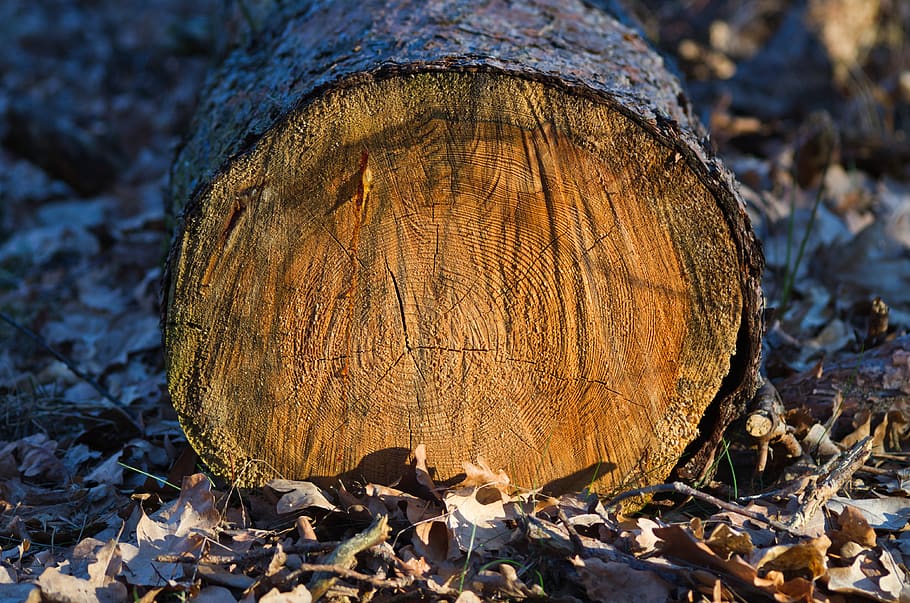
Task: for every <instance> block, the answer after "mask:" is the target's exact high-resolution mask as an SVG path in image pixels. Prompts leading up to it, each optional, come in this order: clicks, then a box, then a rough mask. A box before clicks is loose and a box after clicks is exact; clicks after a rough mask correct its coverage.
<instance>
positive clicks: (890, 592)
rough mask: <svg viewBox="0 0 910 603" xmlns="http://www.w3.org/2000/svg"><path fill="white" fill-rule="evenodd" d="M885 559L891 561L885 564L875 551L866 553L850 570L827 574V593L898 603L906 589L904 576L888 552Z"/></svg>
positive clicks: (859, 556)
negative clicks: (903, 589)
mask: <svg viewBox="0 0 910 603" xmlns="http://www.w3.org/2000/svg"><path fill="white" fill-rule="evenodd" d="M884 556H887V559H888V561H886V562H885V563H882V561H880V560H879V559H877V558H876V555H875V552H874V551H866V552H865V553H864V554H862V555H858V556H857V557H856V558H855V559H854V560H853V563H851V564H850V565H849V566H847V567H832V568H831V569H829V570H828V589H829V590H832V591H834V592H838V593H847V594H854V595H861V596H864V597H869V598H870V599H875V600H877V601H887V602H889V603H890V602H894V603H896V602H897V601H899V600H900V594H901V588H902V586H903V580H902V573H901V570H900V569H899V568H898V567H897V564H895V563H894V560H893V559H892V558H891V556H890V554H889V553H888V552H887V551H884V553H883V559H884ZM886 564H887V567H886Z"/></svg>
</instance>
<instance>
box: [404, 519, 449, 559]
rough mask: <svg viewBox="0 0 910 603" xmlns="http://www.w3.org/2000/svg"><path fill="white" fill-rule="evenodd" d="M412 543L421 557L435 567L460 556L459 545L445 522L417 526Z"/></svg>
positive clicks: (428, 522) (425, 523) (426, 522)
mask: <svg viewBox="0 0 910 603" xmlns="http://www.w3.org/2000/svg"><path fill="white" fill-rule="evenodd" d="M411 542H412V544H413V545H414V550H415V551H416V552H417V553H418V554H419V555H421V556H422V557H423V558H425V559H426V560H427V561H429V562H430V563H433V564H435V565H439V564H440V563H442V562H443V561H446V560H447V559H454V558H456V557H457V556H458V555H459V551H458V544H457V543H456V542H455V538H454V535H453V534H452V531H451V530H449V528H448V526H447V525H446V522H445V521H424V522H422V523H419V524H417V525H416V526H415V527H414V536H413V537H412V539H411Z"/></svg>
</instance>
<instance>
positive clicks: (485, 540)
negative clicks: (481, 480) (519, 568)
mask: <svg viewBox="0 0 910 603" xmlns="http://www.w3.org/2000/svg"><path fill="white" fill-rule="evenodd" d="M444 500H445V505H446V509H447V510H448V515H447V516H446V525H447V526H448V528H449V529H450V530H451V531H452V534H453V535H454V537H455V542H457V543H458V547H459V548H460V549H461V550H463V551H469V550H478V549H482V550H499V549H500V548H502V546H504V545H505V544H506V543H507V542H509V540H510V539H511V538H512V535H513V532H514V531H515V530H514V529H513V528H510V527H509V526H508V525H507V522H508V521H515V520H517V519H518V517H519V510H518V509H517V508H516V503H513V502H503V500H502V498H501V497H500V493H499V491H497V490H493V491H492V492H491V491H490V489H489V488H459V489H458V490H454V491H449V492H446V494H445V498H444Z"/></svg>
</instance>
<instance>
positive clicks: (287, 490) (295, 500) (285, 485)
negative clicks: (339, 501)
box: [266, 479, 337, 515]
mask: <svg viewBox="0 0 910 603" xmlns="http://www.w3.org/2000/svg"><path fill="white" fill-rule="evenodd" d="M266 486H268V487H269V488H271V489H272V490H274V491H275V492H280V493H282V496H281V498H280V499H278V503H277V504H276V505H275V512H276V513H278V514H279V515H280V514H283V513H293V512H294V511H300V510H303V509H310V508H313V507H315V508H318V509H325V510H326V511H334V510H336V509H337V507H336V506H335V505H333V504H332V503H331V502H329V499H328V498H326V495H325V494H324V493H323V491H322V490H321V489H320V488H319V487H318V486H317V485H316V484H314V483H312V482H301V481H295V480H289V479H273V480H272V481H270V482H269V483H267V484H266Z"/></svg>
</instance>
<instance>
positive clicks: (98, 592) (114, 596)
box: [38, 566, 127, 603]
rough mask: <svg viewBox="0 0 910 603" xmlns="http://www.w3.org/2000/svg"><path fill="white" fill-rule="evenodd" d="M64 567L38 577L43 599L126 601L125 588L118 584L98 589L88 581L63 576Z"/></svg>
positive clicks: (91, 602) (76, 602) (94, 602)
mask: <svg viewBox="0 0 910 603" xmlns="http://www.w3.org/2000/svg"><path fill="white" fill-rule="evenodd" d="M64 567H66V566H61V567H59V568H58V567H49V568H47V569H45V570H44V571H43V572H41V575H40V576H38V587H39V588H41V594H42V595H43V596H44V598H45V599H47V600H50V601H66V602H67V603H124V602H125V601H126V600H127V591H126V587H125V586H124V585H123V584H121V583H120V582H112V583H110V584H109V585H107V586H105V587H99V586H97V585H95V584H93V583H92V582H89V581H88V580H85V579H82V578H76V577H75V576H70V575H68V574H64V573H63V572H62V571H61V570H62V568H64Z"/></svg>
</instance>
